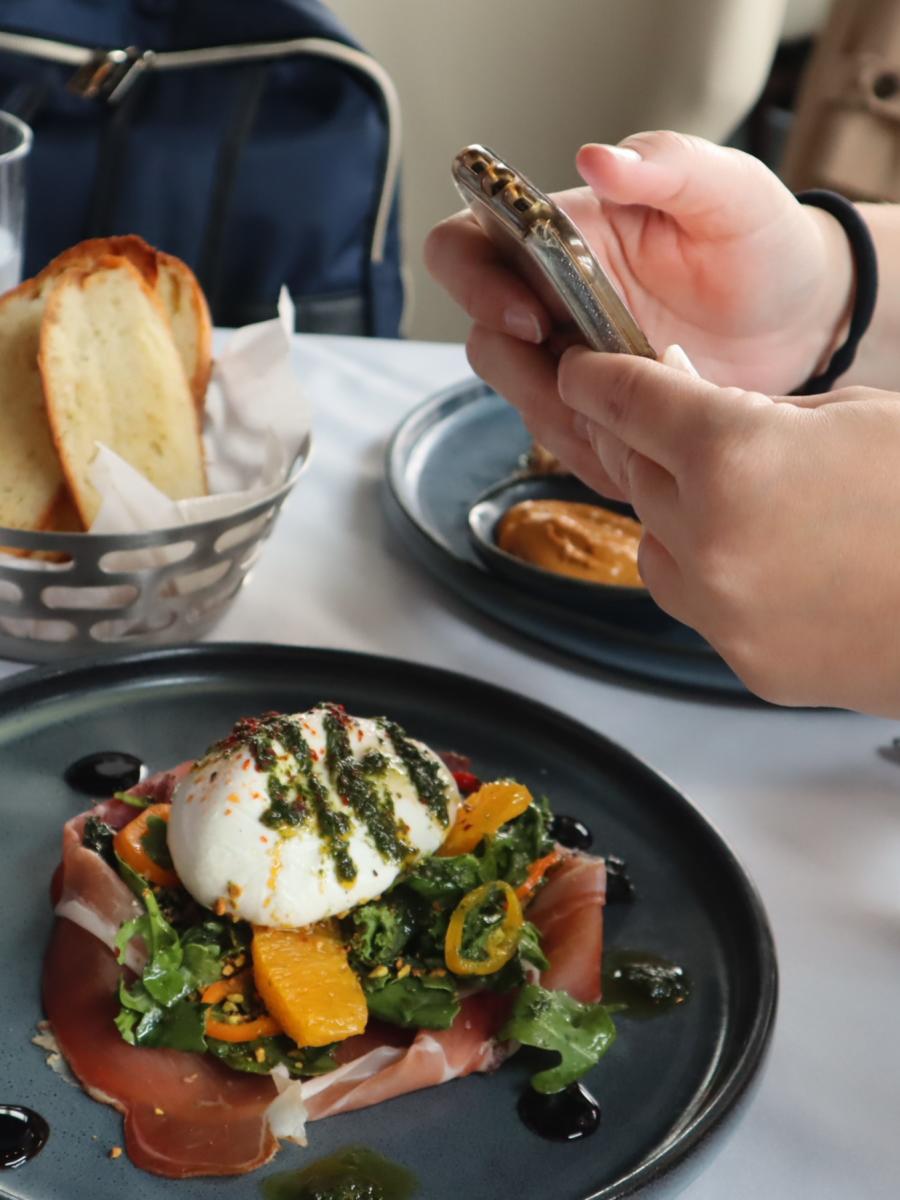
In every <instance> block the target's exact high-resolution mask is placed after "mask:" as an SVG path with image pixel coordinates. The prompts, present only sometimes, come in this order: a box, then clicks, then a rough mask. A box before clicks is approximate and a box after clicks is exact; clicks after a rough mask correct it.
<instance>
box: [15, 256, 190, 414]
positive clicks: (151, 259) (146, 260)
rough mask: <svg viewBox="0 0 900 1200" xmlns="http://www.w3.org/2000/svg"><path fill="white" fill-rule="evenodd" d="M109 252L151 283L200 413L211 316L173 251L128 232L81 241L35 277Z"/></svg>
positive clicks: (88, 262)
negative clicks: (163, 311) (167, 320)
mask: <svg viewBox="0 0 900 1200" xmlns="http://www.w3.org/2000/svg"><path fill="white" fill-rule="evenodd" d="M110 255H113V256H114V257H116V258H127V259H128V261H129V262H130V263H131V265H132V266H134V267H136V268H137V269H138V271H140V273H141V275H142V276H143V277H144V279H145V280H146V282H147V283H148V284H149V285H150V287H152V288H155V289H156V293H157V295H158V296H159V298H160V300H161V301H162V303H163V307H164V308H165V310H166V314H167V315H168V318H169V321H170V322H171V324H172V332H173V334H174V335H175V345H176V346H177V347H178V353H179V354H180V355H181V359H182V362H183V363H184V369H185V372H186V373H187V377H188V383H189V384H190V385H191V392H192V393H193V396H194V403H195V405H196V407H197V412H198V413H202V412H203V407H204V404H205V402H206V389H207V387H208V386H209V376H210V372H211V371H212V319H211V318H210V315H209V306H208V305H207V303H206V297H205V296H204V295H203V289H202V288H201V287H200V284H199V283H198V282H197V277H196V275H195V274H194V272H193V271H192V270H191V268H190V267H189V266H188V265H187V263H185V262H182V261H181V259H180V258H176V257H175V255H174V254H164V253H163V252H162V251H160V250H154V248H153V247H152V246H150V245H148V243H147V242H145V241H144V239H143V238H142V237H138V235H137V234H136V233H128V234H123V235H121V236H119V237H105V238H88V239H87V241H84V242H79V243H78V245H77V246H72V247H70V248H69V249H68V250H64V251H63V253H62V254H60V255H58V256H57V257H56V258H54V259H53V261H52V262H51V263H49V264H48V265H47V266H46V267H45V268H44V270H43V271H42V272H41V273H40V275H39V276H38V277H37V278H38V281H42V280H44V279H45V277H53V276H56V275H58V274H59V272H60V271H63V270H67V269H70V268H72V267H78V266H82V265H91V266H93V265H94V264H95V263H97V262H99V261H100V259H102V258H108V257H109V256H110Z"/></svg>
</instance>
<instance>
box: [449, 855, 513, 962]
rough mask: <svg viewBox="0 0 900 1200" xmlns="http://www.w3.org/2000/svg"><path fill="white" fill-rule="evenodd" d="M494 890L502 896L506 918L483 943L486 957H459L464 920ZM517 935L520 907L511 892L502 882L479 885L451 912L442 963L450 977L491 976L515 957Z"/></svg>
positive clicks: (461, 954)
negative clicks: (450, 974) (452, 974)
mask: <svg viewBox="0 0 900 1200" xmlns="http://www.w3.org/2000/svg"><path fill="white" fill-rule="evenodd" d="M497 889H499V891H500V892H502V893H503V898H504V900H505V902H506V914H505V916H504V918H503V920H502V922H501V923H500V924H499V925H498V926H497V927H496V928H495V929H492V930H491V932H490V933H489V934H488V937H487V939H486V941H485V949H486V950H487V957H486V958H465V957H464V956H463V953H462V939H463V931H464V930H465V925H466V917H467V916H468V915H469V913H470V912H471V911H472V910H473V909H475V908H478V907H479V906H480V905H481V904H482V903H483V901H484V900H485V899H486V898H487V897H488V896H489V895H491V893H492V892H494V891H495V890H497ZM521 932H522V905H521V904H520V903H519V897H518V896H517V895H516V893H515V891H514V890H513V889H512V888H511V887H510V885H509V884H508V883H505V882H504V881H503V880H502V879H498V880H496V881H493V882H491V883H483V884H482V885H481V887H477V888H474V889H473V890H472V891H471V892H467V893H466V895H465V896H463V898H462V900H460V902H459V904H457V906H456V908H455V909H454V910H453V915H452V916H451V917H450V924H449V925H448V926H447V935H446V937H445V938H444V960H445V962H446V963H447V966H448V967H449V969H450V970H451V971H452V972H453V973H454V975H493V974H494V972H495V971H499V970H500V968H501V967H503V966H505V965H506V964H507V963H508V962H509V960H510V959H511V958H512V956H513V955H514V954H515V952H516V948H517V947H518V945H519V936H520V934H521Z"/></svg>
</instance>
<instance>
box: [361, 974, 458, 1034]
mask: <svg viewBox="0 0 900 1200" xmlns="http://www.w3.org/2000/svg"><path fill="white" fill-rule="evenodd" d="M363 986H364V988H365V991H366V1003H367V1004H368V1006H369V1012H370V1014H371V1015H372V1016H373V1017H378V1018H379V1019H380V1020H382V1021H387V1022H388V1023H389V1024H391V1025H400V1026H402V1027H404V1028H414V1029H449V1028H450V1026H451V1025H452V1024H453V1020H454V1018H455V1016H456V1014H457V1013H458V1012H459V996H458V994H457V991H456V984H455V983H454V981H453V980H452V979H450V978H448V977H447V976H446V975H407V976H406V978H405V979H397V977H396V976H394V977H393V978H391V977H390V976H386V977H385V978H384V979H364V980H363Z"/></svg>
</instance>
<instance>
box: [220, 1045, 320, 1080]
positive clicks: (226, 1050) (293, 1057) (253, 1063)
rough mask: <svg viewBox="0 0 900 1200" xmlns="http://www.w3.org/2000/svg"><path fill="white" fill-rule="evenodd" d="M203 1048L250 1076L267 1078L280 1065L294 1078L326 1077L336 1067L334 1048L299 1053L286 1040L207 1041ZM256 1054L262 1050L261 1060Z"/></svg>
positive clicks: (232, 1067) (312, 1048) (313, 1049)
mask: <svg viewBox="0 0 900 1200" xmlns="http://www.w3.org/2000/svg"><path fill="white" fill-rule="evenodd" d="M206 1045H207V1049H208V1050H209V1051H210V1053H211V1054H214V1055H215V1056H216V1058H218V1059H221V1061H222V1062H224V1063H225V1064H226V1066H229V1067H231V1069H232V1070H233V1071H247V1072H249V1073H250V1074H252V1075H268V1073H269V1072H270V1071H271V1070H272V1068H273V1067H277V1066H279V1064H284V1066H286V1067H287V1068H288V1070H289V1071H290V1073H291V1075H293V1076H294V1077H296V1078H306V1077H307V1076H310V1075H325V1074H327V1073H328V1072H329V1071H333V1070H334V1069H335V1068H336V1067H337V1063H336V1062H335V1061H334V1045H333V1044H332V1045H330V1046H307V1047H305V1048H304V1049H302V1050H298V1048H297V1047H296V1046H295V1045H294V1043H293V1042H292V1041H291V1039H290V1038H288V1037H266V1038H255V1039H254V1040H253V1041H252V1042H220V1041H219V1040H218V1039H217V1038H207V1039H206ZM259 1050H262V1056H261V1058H257V1057H256V1056H257V1052H258V1051H259Z"/></svg>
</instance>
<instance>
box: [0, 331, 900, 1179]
mask: <svg viewBox="0 0 900 1200" xmlns="http://www.w3.org/2000/svg"><path fill="white" fill-rule="evenodd" d="M296 361H297V367H298V370H299V372H300V375H301V378H302V379H303V381H304V384H305V386H306V388H307V390H308V393H309V396H310V398H311V400H312V403H313V409H314V414H315V417H314V422H315V423H314V429H315V446H314V450H313V456H312V461H311V463H310V465H309V467H308V469H307V472H306V474H305V476H304V477H303V478H302V480H301V482H300V484H299V485H298V487H297V488H296V490H295V492H294V494H293V495H292V496H291V498H290V499H289V501H288V502H287V505H286V506H285V509H284V510H283V512H282V514H281V517H280V519H279V522H278V525H277V527H276V529H275V532H274V534H273V536H272V539H271V541H270V542H269V543H268V545H267V546H266V548H265V551H264V553H263V555H262V558H261V560H260V562H259V563H258V564H257V566H256V567H255V569H254V571H253V575H252V578H251V579H250V581H249V582H248V584H247V586H246V587H245V588H244V590H243V591H242V593H241V594H240V595H239V596H238V598H237V600H236V602H235V603H234V605H233V607H232V608H231V610H230V611H229V612H228V613H227V614H226V616H225V617H224V619H223V620H222V622H221V623H220V625H219V626H218V627H217V629H216V630H215V632H214V634H213V635H212V636H211V638H210V640H215V641H276V642H290V643H294V644H301V645H310V646H330V647H338V648H341V649H350V650H362V651H368V652H374V653H380V654H387V655H393V656H397V657H400V658H405V659H411V660H414V661H418V662H424V663H430V664H434V665H436V666H442V667H449V668H452V669H454V670H456V671H461V672H464V673H467V674H470V675H472V676H476V677H479V678H482V679H487V680H490V681H491V682H492V683H496V684H500V685H501V686H504V687H507V688H511V689H513V690H516V691H522V690H526V689H527V691H528V693H529V694H531V695H533V696H534V697H536V698H537V699H539V700H541V701H543V702H544V703H546V704H550V705H552V706H554V707H556V708H559V709H562V710H563V711H565V712H567V713H570V714H571V715H573V716H575V717H577V718H578V719H580V720H581V721H583V722H585V723H586V724H588V725H591V726H593V727H594V728H596V729H598V730H601V731H602V732H603V733H604V734H606V735H608V736H609V737H611V738H614V739H615V740H617V741H619V742H620V743H622V744H623V745H624V746H626V747H627V748H628V749H629V750H631V751H633V752H634V753H636V754H638V755H639V756H640V757H642V758H643V759H645V760H646V761H647V762H648V763H649V764H650V765H651V766H653V767H655V768H656V769H657V770H658V771H660V772H661V773H662V774H664V775H666V776H668V777H669V778H670V779H671V780H672V781H673V782H674V783H675V785H676V786H677V787H679V788H680V789H681V790H683V791H684V792H685V793H686V794H687V795H688V796H689V797H690V798H691V800H692V801H693V802H694V804H695V805H696V806H697V807H698V808H699V809H700V810H701V811H702V812H703V813H704V814H705V815H706V817H707V818H708V819H709V820H710V821H711V822H712V823H713V824H714V825H715V826H716V827H717V828H718V830H719V831H720V833H721V834H722V835H723V837H724V838H725V839H726V841H727V842H728V843H729V844H730V845H731V847H732V848H733V850H734V851H735V853H736V854H737V855H738V857H739V858H740V859H741V861H742V862H743V864H744V866H745V867H746V868H747V870H748V871H749V873H750V875H751V876H752V878H753V879H754V881H755V882H756V885H757V886H758V888H759V890H760V892H761V894H762V897H763V900H764V902H765V905H766V907H767V909H768V912H769V916H770V919H771V922H772V927H773V930H774V934H775V940H776V944H777V948H778V954H779V963H780V971H781V994H780V1005H779V1015H778V1021H777V1025H776V1031H775V1037H774V1044H773V1047H772V1051H771V1054H770V1056H769V1062H768V1066H767V1068H766V1071H765V1076H764V1078H763V1080H762V1084H761V1086H760V1088H759V1090H758V1092H757V1094H756V1097H755V1099H754V1101H753V1103H752V1105H751V1106H750V1108H749V1109H748V1110H747V1112H746V1113H745V1115H744V1117H743V1119H742V1120H741V1121H740V1122H739V1123H738V1125H737V1126H736V1128H735V1130H734V1132H733V1134H732V1136H731V1138H730V1139H729V1140H728V1141H727V1142H725V1144H724V1145H723V1147H722V1149H721V1151H720V1153H719V1154H718V1156H717V1157H716V1158H715V1159H714V1161H713V1162H712V1163H711V1164H710V1166H709V1167H708V1168H707V1170H706V1171H705V1172H704V1173H703V1174H702V1175H701V1176H700V1178H699V1179H698V1180H696V1181H694V1182H693V1183H692V1184H691V1185H690V1186H689V1187H688V1189H687V1191H686V1193H685V1194H686V1195H687V1196H689V1197H690V1198H691V1200H724V1198H725V1197H728V1200H744V1198H746V1200H758V1198H759V1197H761V1196H762V1197H777V1198H781V1197H786V1198H787V1197H790V1198H791V1200H796V1198H799V1197H807V1196H808V1197H815V1198H816V1200H832V1198H834V1200H836V1198H837V1197H841V1198H842V1200H843V1198H844V1197H846V1196H852V1197H854V1198H856V1197H859V1198H865V1200H881V1198H884V1200H888V1198H890V1200H895V1198H896V1197H897V1195H898V1193H900V1137H898V1136H897V1126H898V1116H900V1018H898V1013H900V800H898V796H900V760H897V761H895V760H894V759H893V758H892V757H891V753H890V747H891V743H892V741H893V738H894V737H895V736H896V735H897V734H900V729H898V727H897V726H896V725H895V724H894V723H892V722H889V721H885V720H877V719H874V718H867V717H860V716H857V715H854V714H849V713H835V712H812V711H803V712H794V711H791V710H781V709H774V708H768V707H764V706H762V705H753V704H748V703H737V702H734V703H733V702H728V701H724V700H711V699H708V698H694V697H691V696H688V695H685V694H680V693H675V692H665V691H662V690H659V691H657V690H654V689H652V688H649V687H646V686H642V685H637V684H634V683H629V682H626V681H623V680H619V679H616V678H614V677H613V676H611V675H605V674H603V673H602V672H599V671H596V670H593V669H590V670H587V669H583V668H580V667H579V666H578V665H577V664H576V663H574V662H571V661H568V660H567V659H564V658H563V657H561V656H560V655H557V654H555V653H554V652H552V651H549V650H546V649H543V648H541V647H539V646H537V645H536V644H534V643H532V642H529V641H527V640H526V639H524V638H522V637H520V636H518V635H517V634H515V633H512V632H509V631H506V630H504V629H503V628H502V627H500V626H499V625H497V624H495V623H494V622H492V621H490V620H489V619H487V618H486V617H482V616H480V615H479V614H478V613H476V612H474V610H471V609H469V608H468V607H466V606H465V605H464V604H463V603H462V601H459V600H457V599H456V598H455V597H454V596H452V595H449V594H448V593H446V592H445V591H444V590H443V589H442V588H441V587H440V586H439V585H438V584H437V583H436V582H435V581H433V580H432V579H431V578H430V577H429V576H428V575H427V574H425V572H424V571H423V569H422V568H421V567H420V566H419V565H418V564H417V563H416V562H415V561H414V560H413V559H412V558H411V557H410V556H409V555H408V553H407V552H406V551H404V549H403V548H402V547H401V546H400V545H399V544H398V541H397V539H396V537H395V536H393V535H392V533H391V530H390V529H389V528H388V526H387V523H386V520H385V516H384V512H383V508H382V503H381V486H382V475H383V461H384V452H385V444H386V440H387V438H388V435H389V434H390V432H391V431H392V430H393V428H394V427H395V425H396V424H397V422H398V421H399V420H400V419H401V418H402V417H403V416H404V414H405V413H407V412H408V411H409V409H410V408H411V407H412V406H413V405H415V404H416V403H417V402H419V401H420V400H422V399H423V398H424V397H425V396H427V395H428V394H429V393H431V392H433V391H435V390H437V389H438V388H441V387H444V386H446V385H447V384H450V383H453V382H456V381H457V380H459V379H462V378H464V377H465V376H466V375H468V374H469V369H468V366H467V364H466V360H465V355H464V352H463V350H462V348H461V347H459V346H455V345H446V344H424V343H411V342H379V341H375V340H366V339H357V338H334V337H316V336H300V337H298V338H297V345H296ZM21 669H22V668H21V665H20V664H14V663H7V662H2V661H0V677H2V676H4V675H9V674H12V673H13V672H15V671H17V670H21Z"/></svg>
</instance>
